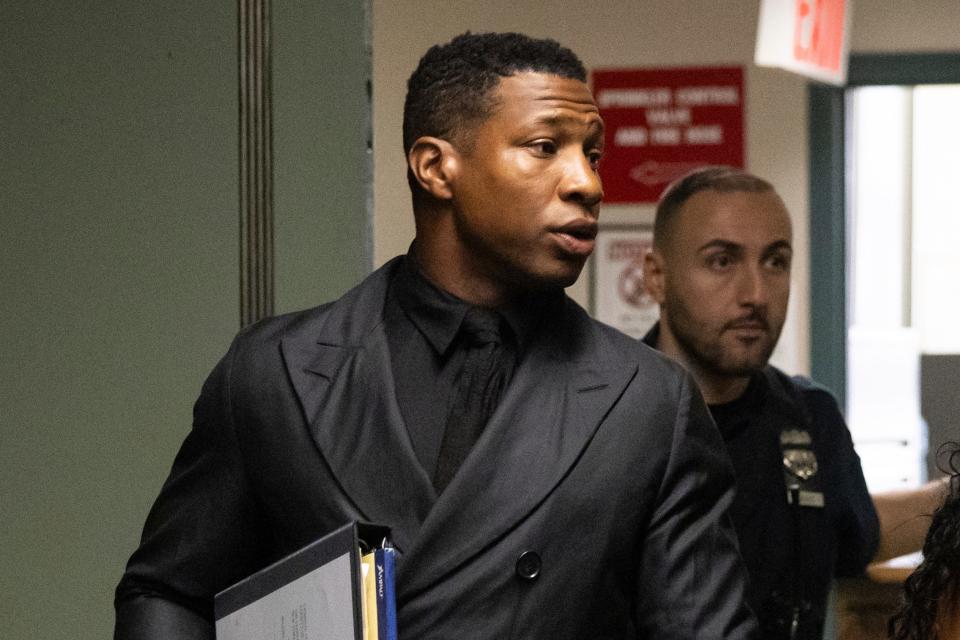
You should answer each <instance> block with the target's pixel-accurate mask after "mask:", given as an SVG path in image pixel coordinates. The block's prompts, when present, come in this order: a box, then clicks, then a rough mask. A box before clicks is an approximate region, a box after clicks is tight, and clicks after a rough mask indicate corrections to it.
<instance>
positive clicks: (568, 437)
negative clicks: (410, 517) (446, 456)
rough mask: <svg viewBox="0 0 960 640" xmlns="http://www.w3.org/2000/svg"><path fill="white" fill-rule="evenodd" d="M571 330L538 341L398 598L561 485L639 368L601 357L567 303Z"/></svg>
mask: <svg viewBox="0 0 960 640" xmlns="http://www.w3.org/2000/svg"><path fill="white" fill-rule="evenodd" d="M565 315H566V317H567V319H568V322H567V327H568V329H567V330H566V331H557V332H553V335H552V336H546V337H545V339H540V340H537V341H535V343H534V344H532V345H531V346H530V349H529V351H528V353H527V355H526V356H525V358H524V360H523V362H521V364H520V366H519V368H518V369H517V372H516V375H515V377H514V381H513V382H512V383H511V385H510V388H509V389H508V391H507V393H506V395H505V396H504V398H503V401H502V402H501V404H500V406H499V407H498V409H497V411H496V412H495V413H494V415H493V416H492V417H491V419H490V423H489V424H488V425H487V428H486V429H485V430H484V433H483V435H482V436H481V437H480V439H479V440H478V442H477V444H476V446H475V447H474V449H473V450H472V451H471V452H470V455H469V456H468V457H467V459H466V460H465V461H464V464H463V467H462V468H461V469H460V471H459V472H458V473H457V475H456V476H455V477H454V479H453V481H452V482H451V484H450V485H449V486H448V487H447V489H446V491H444V493H443V494H442V495H441V496H440V498H439V499H438V501H437V502H436V504H435V506H434V508H433V510H432V511H431V512H430V514H429V516H428V517H427V519H426V521H425V522H424V523H423V527H422V528H421V530H420V535H419V537H418V538H417V540H416V541H415V543H414V546H413V548H412V549H411V550H410V552H409V553H408V554H406V557H405V559H404V563H403V564H402V565H401V570H400V573H399V576H398V581H399V582H398V590H399V597H401V598H408V597H411V596H413V595H414V594H416V593H419V592H420V591H422V590H424V589H426V588H428V587H429V586H430V585H431V584H434V583H436V582H437V581H439V580H441V579H442V578H443V577H444V576H445V575H447V574H448V573H450V572H452V571H455V570H456V569H457V568H458V567H459V566H461V565H462V564H464V563H465V562H467V561H468V560H470V558H472V557H473V556H474V555H476V554H478V553H480V552H481V551H482V550H483V549H485V548H486V547H488V546H489V545H491V544H493V543H494V542H496V541H497V540H498V539H499V538H500V537H502V536H503V535H504V534H505V533H507V532H508V531H509V530H510V529H512V528H513V527H514V526H516V525H517V524H518V523H519V522H520V521H521V520H522V519H523V518H525V517H526V516H527V515H528V514H529V513H530V512H531V511H533V510H534V509H535V508H536V507H537V506H538V505H539V504H540V503H541V502H542V501H543V500H544V499H545V498H546V497H547V496H548V495H549V494H550V492H551V491H552V490H553V489H554V488H555V487H556V486H557V485H558V484H559V483H560V482H561V481H562V480H563V478H564V476H565V475H566V474H567V473H568V471H569V470H570V468H571V466H572V465H573V464H574V463H575V462H576V460H577V458H578V457H579V455H580V453H581V452H582V450H583V448H584V447H585V446H586V445H587V444H588V442H589V441H590V438H591V437H592V436H593V434H594V433H595V432H596V430H597V428H598V426H599V425H600V422H601V420H602V418H603V416H604V415H605V414H606V412H607V411H608V410H609V409H610V407H611V406H612V405H613V404H614V403H615V402H616V400H617V398H618V397H619V396H620V394H621V393H622V392H623V389H624V388H625V387H626V385H627V384H628V383H629V381H630V380H631V379H632V378H633V376H634V375H635V374H636V369H637V366H636V363H635V362H625V361H623V359H622V358H618V357H617V355H616V354H613V353H608V354H603V355H601V353H599V352H598V349H597V348H596V336H595V334H594V333H593V332H594V329H593V327H592V325H591V321H590V320H589V319H588V318H587V317H586V315H585V314H584V313H583V311H582V310H580V309H579V308H578V307H575V306H574V305H573V304H572V303H570V302H567V309H566V313H565Z"/></svg>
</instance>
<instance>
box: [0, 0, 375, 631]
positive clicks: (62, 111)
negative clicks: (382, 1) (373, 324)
mask: <svg viewBox="0 0 960 640" xmlns="http://www.w3.org/2000/svg"><path fill="white" fill-rule="evenodd" d="M317 4H324V3H317ZM276 5H277V6H275V11H276V14H277V17H278V23H277V29H276V33H275V39H276V40H277V44H278V63H279V65H280V68H279V69H278V70H277V71H276V73H277V76H276V78H275V84H276V87H277V90H278V94H279V95H280V96H281V99H282V100H283V102H281V103H280V104H278V105H277V106H275V111H276V115H277V120H278V122H277V134H278V140H277V146H276V149H275V151H276V153H277V154H278V158H277V168H278V177H277V183H278V187H277V188H278V193H277V218H278V220H277V247H276V250H277V291H278V308H279V309H280V310H287V309H290V308H293V307H300V306H306V305H307V304H313V303H315V302H318V301H319V300H320V299H322V298H325V297H329V296H330V295H333V294H335V293H339V292H340V291H342V290H344V289H345V288H346V287H347V286H349V284H352V282H353V281H355V280H357V279H359V277H360V276H362V275H363V273H364V272H365V270H366V268H367V265H368V264H369V253H370V252H369V250H368V249H367V248H366V247H367V245H368V241H367V231H366V229H367V226H368V225H367V216H366V213H365V208H364V203H365V197H366V196H365V184H366V173H365V169H364V167H365V157H366V152H365V148H364V144H365V141H366V134H365V129H364V130H361V131H359V132H358V131H357V130H356V124H355V123H356V121H357V120H358V119H361V120H362V119H364V118H365V111H364V110H365V109H366V106H365V99H364V95H365V94H364V93H363V92H359V93H358V92H357V85H356V84H355V83H354V82H353V81H354V79H355V78H362V77H363V75H364V74H365V73H367V70H366V69H367V67H365V66H363V64H359V65H358V63H357V60H361V61H362V60H363V57H362V55H361V54H362V47H361V46H360V44H362V37H361V36H362V33H363V29H362V27H363V24H364V19H363V15H362V13H361V12H360V9H359V8H354V7H347V3H343V7H341V8H342V9H344V12H343V13H342V14H340V13H338V14H337V15H336V16H333V14H332V13H330V12H329V11H320V10H319V9H318V8H317V7H313V9H312V13H310V14H307V13H299V16H300V19H297V18H296V17H295V16H296V15H298V14H297V13H296V12H294V11H291V9H292V8H294V5H290V4H289V3H285V2H283V0H277V2H276ZM307 5H308V3H303V6H304V7H306V6H307ZM328 5H329V3H327V4H325V6H328ZM348 9H349V10H348ZM296 10H297V11H301V10H302V7H301V8H297V9H296ZM332 17H336V20H335V21H331V18H332ZM236 19H237V18H236V7H235V4H234V3H232V2H227V3H223V2H205V1H202V2H198V3H175V4H174V5H170V4H163V3H156V2H147V1H146V0H127V1H125V2H117V1H107V2H99V3H69V2H54V1H52V0H6V1H5V2H2V3H0V301H2V303H0V514H2V516H0V568H2V569H0V593H2V594H3V598H0V636H2V637H5V638H31V637H50V638H60V637H65V638H66V637H69V638H78V639H86V638H90V639H93V638H105V637H110V635H111V634H112V626H113V607H112V599H113V588H114V586H115V584H116V582H117V580H118V579H119V577H120V574H121V572H122V569H123V565H124V563H125V562H126V558H127V557H128V556H129V554H130V552H131V551H132V550H133V549H134V547H135V546H136V543H137V540H138V538H139V535H140V528H141V526H142V524H143V520H144V518H145V516H146V513H147V510H148V509H149V507H150V504H151V503H152V501H153V498H154V497H155V495H156V493H157V491H158V490H159V488H160V484H161V483H162V481H163V478H164V477H165V476H166V473H167V470H168V469H169V466H170V464H171V462H172V460H173V456H174V453H175V452H176V449H177V447H178V446H179V443H180V441H181V440H182V438H183V436H184V435H185V434H186V432H187V431H188V429H189V427H190V414H191V406H192V403H193V401H194V399H195V396H196V394H197V392H198V390H199V388H200V384H201V383H202V381H203V378H204V377H205V376H206V374H207V372H208V371H209V370H210V368H211V367H212V366H213V365H214V364H215V362H216V360H217V359H218V358H219V357H220V356H221V355H222V353H223V352H224V351H225V349H226V347H227V345H228V343H229V341H230V339H231V338H232V336H233V334H234V333H235V332H236V330H237V328H238V322H239V309H238V305H239V301H238V296H239V294H238V269H237V260H238V249H237V233H238V231H237V230H238V221H237V220H238V213H237V207H238V204H237V203H238V197H237V188H238V182H237V72H236ZM334 28H335V30H336V34H335V36H336V39H335V40H330V41H329V44H328V45H323V46H321V44H322V43H326V42H328V41H327V40H325V39H324V37H323V33H322V31H323V30H324V29H326V30H330V31H332V30H334ZM287 29H291V30H292V31H293V35H286V34H285V33H284V31H285V30H287ZM351 34H353V35H352V36H351ZM334 42H336V43H339V44H337V45H336V46H337V47H338V48H339V49H340V50H341V51H346V52H347V53H346V54H345V53H338V54H337V55H336V56H333V55H330V56H328V57H327V58H325V59H324V61H323V63H322V64H321V63H320V62H319V61H318V60H317V59H315V58H314V56H315V55H316V54H317V52H318V51H324V50H325V49H324V47H325V46H332V44H333V43H334ZM351 42H354V43H357V44H356V45H355V46H353V48H352V49H351V45H350V43H351ZM302 56H307V57H306V58H303V57H302ZM331 64H332V66H327V65H331ZM330 68H333V69H335V70H336V73H335V74H334V75H332V76H330V78H329V79H328V78H326V76H325V74H326V70H327V69H330ZM331 83H332V84H331ZM331 89H336V90H337V91H339V93H337V94H335V95H334V96H333V97H332V98H331V97H330V96H327V97H326V98H325V97H323V96H324V95H325V92H326V91H330V90H331ZM338 101H339V102H338ZM318 122H320V123H324V124H327V125H329V128H328V129H327V130H325V131H324V132H318V131H317V130H316V126H317V123H318ZM358 138H359V139H360V140H361V144H359V145H358V144H357V139H358ZM318 141H319V142H323V143H325V144H324V146H323V148H322V149H316V148H314V147H315V146H316V145H317V143H318ZM331 185H333V186H332V187H331Z"/></svg>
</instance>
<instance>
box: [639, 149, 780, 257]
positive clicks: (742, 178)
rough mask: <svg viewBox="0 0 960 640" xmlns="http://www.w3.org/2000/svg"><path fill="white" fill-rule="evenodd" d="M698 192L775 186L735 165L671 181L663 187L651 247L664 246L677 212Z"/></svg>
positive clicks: (760, 189)
mask: <svg viewBox="0 0 960 640" xmlns="http://www.w3.org/2000/svg"><path fill="white" fill-rule="evenodd" d="M701 191H717V192H720V193H732V192H737V191H748V192H752V193H765V192H768V191H774V188H773V185H772V184H770V183H769V182H767V181H766V180H764V179H763V178H758V177H757V176H755V175H753V174H750V173H747V172H746V171H743V170H741V169H737V168H735V167H727V166H711V167H702V168H700V169H696V170H694V171H692V172H690V173H688V174H686V175H685V176H683V177H682V178H679V179H677V180H675V181H674V182H672V183H670V185H668V186H667V188H666V189H664V190H663V194H662V195H661V196H660V201H659V202H658V203H657V211H656V216H655V218H654V221H653V242H654V246H656V247H658V248H662V247H663V246H664V244H665V243H666V241H667V240H668V238H669V237H670V233H671V232H672V231H673V228H672V227H673V224H672V223H673V221H674V219H675V218H676V214H677V212H678V211H680V208H681V207H683V205H684V203H685V202H686V201H687V200H689V199H690V198H692V197H693V196H694V195H696V194H698V193H700V192H701Z"/></svg>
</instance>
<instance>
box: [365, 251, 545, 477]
mask: <svg viewBox="0 0 960 640" xmlns="http://www.w3.org/2000/svg"><path fill="white" fill-rule="evenodd" d="M538 298H539V297H538V296H531V298H530V299H528V300H526V301H525V303H523V304H516V305H513V306H511V307H508V308H503V309H497V311H498V312H500V313H501V314H502V315H503V317H504V318H505V320H506V325H507V327H508V329H506V330H505V331H504V333H505V334H506V335H505V336H504V346H505V348H509V349H513V350H515V358H514V362H515V363H516V365H517V366H519V363H520V361H521V359H522V357H523V350H524V346H525V345H526V344H527V343H528V341H529V339H530V338H531V337H532V335H533V333H534V332H535V331H536V324H537V321H538V319H539V318H540V316H541V310H542V309H543V308H544V305H542V304H540V302H539V299H538ZM469 309H470V304H469V303H467V302H465V301H463V300H461V299H459V298H457V297H456V296H454V295H451V294H449V293H447V292H446V291H443V290H442V289H440V288H439V287H437V286H435V285H434V284H433V283H431V282H430V281H429V280H427V278H426V277H425V276H424V275H423V274H422V273H421V272H420V270H419V269H418V267H417V265H416V262H415V260H414V259H413V258H412V257H411V255H410V254H408V255H407V256H406V257H405V258H404V260H403V264H401V265H400V268H399V269H397V273H396V275H395V277H394V279H393V281H392V282H391V283H390V288H389V290H388V292H387V304H386V311H385V320H384V321H385V330H386V335H387V344H388V348H389V350H390V368H391V372H392V373H393V379H394V382H395V388H396V394H397V403H398V405H399V407H400V415H401V416H402V417H403V421H404V423H405V424H406V427H407V432H408V433H409V435H410V440H411V442H412V444H413V450H414V452H415V453H416V455H417V458H418V460H419V461H420V464H421V465H422V466H423V468H424V470H425V471H426V472H427V475H428V476H430V477H431V478H432V477H433V475H434V472H435V471H436V467H437V458H438V455H439V451H440V443H441V441H442V440H443V431H444V427H445V423H446V418H447V413H448V412H449V411H450V405H451V402H452V401H453V398H454V392H455V389H456V384H457V380H458V374H459V373H460V370H461V368H462V367H463V360H464V356H465V349H463V348H462V344H461V342H462V341H461V340H460V339H458V335H457V334H458V333H459V331H460V325H461V323H462V322H463V317H464V316H465V315H466V313H467V311H468V310H469Z"/></svg>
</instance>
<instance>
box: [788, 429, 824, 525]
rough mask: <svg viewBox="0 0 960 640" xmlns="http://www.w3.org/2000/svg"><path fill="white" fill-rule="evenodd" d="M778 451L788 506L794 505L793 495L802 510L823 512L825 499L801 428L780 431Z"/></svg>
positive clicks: (807, 435) (813, 456) (809, 439)
mask: <svg viewBox="0 0 960 640" xmlns="http://www.w3.org/2000/svg"><path fill="white" fill-rule="evenodd" d="M780 451H781V452H782V453H783V479H784V482H785V483H786V485H787V504H793V501H794V496H795V495H796V500H797V504H799V505H800V506H801V507H814V508H818V509H822V508H823V506H824V497H823V491H822V490H821V488H820V478H819V476H818V475H817V471H819V468H820V467H819V465H818V464H817V455H816V454H815V453H814V451H813V438H812V437H811V436H810V433H809V432H808V431H806V430H804V429H784V430H783V431H781V432H780Z"/></svg>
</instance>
